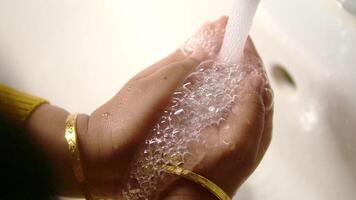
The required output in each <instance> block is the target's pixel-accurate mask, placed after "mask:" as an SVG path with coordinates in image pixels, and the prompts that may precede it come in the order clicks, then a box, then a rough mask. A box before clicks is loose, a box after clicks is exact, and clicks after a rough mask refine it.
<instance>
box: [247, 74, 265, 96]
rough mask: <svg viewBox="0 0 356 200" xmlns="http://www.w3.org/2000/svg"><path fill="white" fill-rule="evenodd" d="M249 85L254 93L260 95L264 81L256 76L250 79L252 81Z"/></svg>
mask: <svg viewBox="0 0 356 200" xmlns="http://www.w3.org/2000/svg"><path fill="white" fill-rule="evenodd" d="M250 85H251V87H252V89H253V90H254V91H255V92H257V93H261V92H262V89H263V85H264V81H263V79H262V77H261V76H259V75H257V76H254V77H252V79H251V80H250Z"/></svg>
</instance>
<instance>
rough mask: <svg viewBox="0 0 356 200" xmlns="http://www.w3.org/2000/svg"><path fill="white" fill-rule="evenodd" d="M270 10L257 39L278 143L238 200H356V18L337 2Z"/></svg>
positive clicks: (269, 4)
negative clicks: (270, 91) (270, 87)
mask: <svg viewBox="0 0 356 200" xmlns="http://www.w3.org/2000/svg"><path fill="white" fill-rule="evenodd" d="M262 2H263V3H262V5H261V7H260V10H259V11H258V15H257V17H256V21H255V22H256V23H255V24H254V28H253V30H252V36H253V38H254V39H255V42H256V45H257V48H258V50H259V51H260V53H261V56H262V58H263V59H264V61H265V64H266V66H267V68H268V71H269V73H270V77H271V82H272V84H273V86H274V89H275V111H276V112H275V119H274V122H275V123H274V138H273V141H272V144H271V146H270V149H269V151H268V153H267V156H266V158H265V159H264V161H263V162H262V164H261V166H260V167H259V168H258V169H257V171H256V173H255V174H254V175H253V176H252V177H251V179H249V181H248V182H247V184H245V185H244V187H243V188H242V189H241V190H240V192H239V195H240V197H241V198H238V199H246V200H254V199H256V200H257V199H265V200H282V199H283V200H285V199H289V200H300V199H304V200H309V199H310V200H312V199H320V200H329V199H330V200H331V199H343V200H352V199H355V197H356V190H355V189H356V156H355V155H356V123H355V121H356V113H355V111H356V92H355V91H356V90H355V88H354V87H355V86H356V18H355V17H353V16H351V15H350V14H348V13H347V12H345V11H344V10H342V9H341V8H340V7H339V6H338V3H337V2H336V1H332V0H328V1H325V0H314V1H310V0H295V1H284V0H265V1H262ZM274 66H279V67H280V66H283V68H284V69H285V70H286V71H287V73H289V75H290V76H291V77H292V78H293V79H294V84H295V86H293V85H292V84H291V83H290V81H288V80H286V79H282V78H281V77H275V76H273V71H274V70H278V69H279V70H280V68H279V67H277V68H275V69H274V70H273V67H274ZM271 72H272V73H271Z"/></svg>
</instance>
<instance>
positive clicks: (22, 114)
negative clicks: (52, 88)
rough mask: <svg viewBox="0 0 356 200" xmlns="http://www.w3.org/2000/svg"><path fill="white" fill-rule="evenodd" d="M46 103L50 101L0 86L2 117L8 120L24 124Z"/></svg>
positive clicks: (0, 114)
mask: <svg viewBox="0 0 356 200" xmlns="http://www.w3.org/2000/svg"><path fill="white" fill-rule="evenodd" d="M44 103H48V101H47V100H45V99H42V98H39V97H35V96H32V95H29V94H26V93H23V92H20V91H17V90H15V89H12V88H10V87H7V86H5V85H2V84H0V116H2V117H4V118H5V119H6V120H9V121H11V122H14V123H19V124H23V123H24V122H25V120H26V119H27V118H28V117H29V116H30V115H31V113H32V112H33V111H34V110H35V109H36V108H37V107H38V106H40V105H42V104H44Z"/></svg>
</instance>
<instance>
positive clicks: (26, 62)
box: [0, 0, 356, 200]
mask: <svg viewBox="0 0 356 200" xmlns="http://www.w3.org/2000/svg"><path fill="white" fill-rule="evenodd" d="M231 2H232V1H231V0H226V1H224V3H223V4H222V3H221V1H218V0H209V1H206V0H195V1H191V0H180V1H164V0H146V1H140V0H130V1H125V0H116V1H114V0H102V1H97V0H85V1H84V0H77V1H72V0H61V1H48V0H33V1H31V2H30V1H21V0H1V1H0V71H1V73H0V80H1V82H4V83H6V84H9V85H12V86H14V87H16V88H18V89H21V90H26V91H28V92H32V93H34V94H37V95H40V96H43V97H46V98H48V99H49V100H50V101H51V102H52V103H53V104H56V105H59V106H62V107H64V108H66V109H68V110H70V111H72V112H86V113H90V112H91V111H93V110H94V109H95V108H96V107H98V106H99V105H101V104H102V103H104V102H105V101H106V100H108V99H109V98H110V97H111V96H113V95H114V94H115V93H116V92H117V91H118V89H119V88H120V87H121V86H122V85H123V84H124V83H125V82H126V81H127V80H128V79H129V78H130V77H131V76H133V75H134V74H135V73H137V72H138V71H140V70H142V69H143V68H144V67H146V66H147V65H149V64H151V63H153V62H154V61H156V60H157V59H159V58H161V57H163V56H164V55H166V54H168V53H169V52H171V51H173V50H174V49H175V48H176V47H177V46H178V45H179V44H181V43H182V42H183V41H184V40H185V39H186V38H187V37H189V36H190V35H191V34H193V33H194V32H195V31H196V30H197V29H198V27H199V26H200V25H201V24H202V23H203V22H204V21H206V20H213V19H215V18H217V17H218V16H220V15H222V14H225V15H226V14H228V13H229V8H230V5H231ZM251 35H252V37H253V39H254V41H255V44H256V46H257V49H258V50H259V52H260V54H261V57H262V58H263V60H264V62H265V65H266V68H267V71H268V73H269V75H270V80H271V83H272V85H273V87H274V90H275V118H274V138H273V141H272V144H271V146H270V149H269V151H268V153H267V155H266V157H265V158H264V160H263V161H262V163H261V165H260V166H259V167H258V168H257V170H256V172H255V173H254V174H253V175H252V176H251V178H250V179H249V180H248V181H247V182H246V184H244V185H243V187H242V188H241V189H240V190H239V192H238V193H237V196H236V199H241V200H260V199H264V200H285V199H288V200H300V199H304V200H315V199H320V200H329V199H330V200H331V199H343V200H352V199H354V198H355V196H356V190H355V188H356V156H355V155H356V123H355V121H356V113H355V112H356V93H355V89H354V87H355V86H356V78H355V77H356V69H355V67H356V66H355V64H356V18H355V17H354V16H353V15H351V14H350V13H349V12H347V11H345V10H343V8H342V7H341V6H339V3H338V1H336V0H314V1H310V0H294V1H285V0H263V1H262V2H261V6H260V8H259V9H258V13H257V16H256V19H255V23H254V25H253V28H252V33H251ZM44 85H45V87H44ZM64 94H65V95H64ZM68 96H72V97H75V99H76V101H73V100H72V99H68V98H67V97H68ZM93 97H95V98H93Z"/></svg>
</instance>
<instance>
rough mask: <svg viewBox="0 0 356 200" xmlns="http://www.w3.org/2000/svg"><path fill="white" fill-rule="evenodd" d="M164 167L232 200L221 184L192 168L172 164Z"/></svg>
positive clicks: (221, 199) (222, 197)
mask: <svg viewBox="0 0 356 200" xmlns="http://www.w3.org/2000/svg"><path fill="white" fill-rule="evenodd" d="M162 169H163V170H164V171H165V172H167V173H170V174H175V175H177V176H181V177H183V178H185V179H188V180H190V181H193V182H195V183H198V184H199V185H201V186H203V187H204V188H206V189H207V190H209V191H210V192H211V193H212V194H214V195H215V196H216V197H217V198H218V199H220V200H231V198H230V197H229V195H227V194H226V193H225V192H224V190H222V189H221V188H220V187H219V186H217V185H216V184H215V183H213V182H212V181H210V180H209V179H207V178H205V177H203V176H200V175H199V174H196V173H194V172H192V171H190V170H187V169H183V168H181V167H177V166H172V165H163V166H162Z"/></svg>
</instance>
